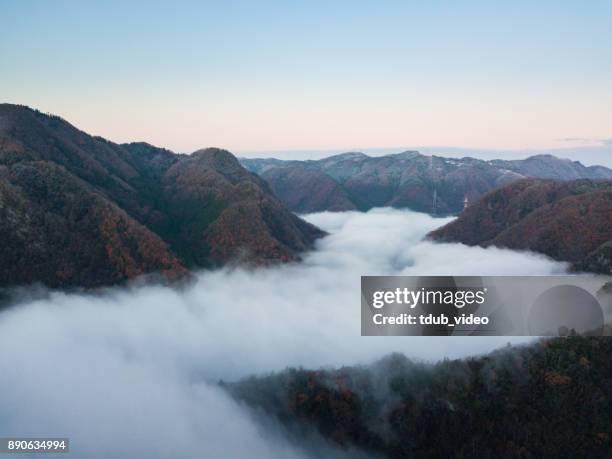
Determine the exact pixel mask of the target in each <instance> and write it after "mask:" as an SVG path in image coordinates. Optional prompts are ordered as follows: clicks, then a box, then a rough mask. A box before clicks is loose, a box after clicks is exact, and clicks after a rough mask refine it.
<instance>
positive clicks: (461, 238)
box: [430, 179, 612, 273]
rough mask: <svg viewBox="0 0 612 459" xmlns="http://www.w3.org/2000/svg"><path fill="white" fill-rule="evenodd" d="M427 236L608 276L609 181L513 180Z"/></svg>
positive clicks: (610, 230) (611, 189) (611, 211)
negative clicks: (524, 253) (527, 254)
mask: <svg viewBox="0 0 612 459" xmlns="http://www.w3.org/2000/svg"><path fill="white" fill-rule="evenodd" d="M430 237H431V238H433V239H435V240H438V241H448V242H451V241H452V242H462V243H464V244H467V245H481V246H491V245H492V246H499V247H508V248H511V249H516V250H532V251H535V252H540V253H543V254H545V255H548V256H549V257H551V258H553V259H555V260H561V261H569V262H571V263H573V265H574V267H575V268H576V269H584V268H585V267H588V269H589V270H590V271H596V272H603V273H610V259H609V258H608V256H607V255H606V254H608V255H609V248H608V249H606V247H609V242H610V241H612V182H609V181H605V182H594V181H590V180H577V181H571V182H557V181H552V180H539V179H527V180H522V181H519V182H515V183H512V184H510V185H508V186H506V187H503V188H501V189H498V190H495V191H492V192H491V193H489V194H487V195H485V196H484V197H483V198H482V199H481V200H480V201H478V202H476V203H475V204H474V205H472V206H470V207H468V209H466V210H465V211H464V212H463V213H461V214H460V216H459V218H457V220H455V221H453V222H451V223H449V224H448V225H446V226H444V227H442V228H440V229H438V230H436V231H433V232H432V233H430Z"/></svg>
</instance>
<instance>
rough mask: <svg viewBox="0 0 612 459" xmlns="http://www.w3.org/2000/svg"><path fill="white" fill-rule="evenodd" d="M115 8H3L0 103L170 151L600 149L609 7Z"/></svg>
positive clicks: (611, 63) (608, 84) (608, 73)
mask: <svg viewBox="0 0 612 459" xmlns="http://www.w3.org/2000/svg"><path fill="white" fill-rule="evenodd" d="M125 3H128V2H123V1H115V2H113V1H106V2H91V1H82V2H77V1H71V2H68V1H50V0H48V1H17V0H4V1H3V2H2V4H1V6H0V19H1V21H2V23H1V24H0V88H1V89H0V90H1V93H0V100H1V101H5V102H14V103H22V104H27V105H30V106H33V107H37V108H39V109H41V110H43V111H49V112H53V113H56V114H59V115H61V116H63V117H64V118H66V119H68V120H69V121H71V122H73V123H74V124H76V125H77V126H79V127H81V128H82V129H84V130H86V131H88V132H91V133H94V134H99V135H103V136H105V137H108V138H110V139H112V140H115V141H129V140H146V141H149V142H151V143H154V144H157V145H160V146H165V147H168V148H171V149H173V150H178V151H192V150H195V149H197V148H200V147H204V146H208V145H215V146H221V147H225V148H228V149H231V150H234V151H237V152H244V151H273V150H290V149H299V150H309V149H344V148H347V149H348V148H368V147H369V148H374V147H396V146H415V145H446V146H454V147H464V148H469V147H474V148H499V149H532V148H560V147H563V146H565V144H566V142H565V141H564V140H562V139H565V138H581V139H586V140H584V141H579V142H578V143H579V144H588V145H595V144H597V143H598V141H599V139H609V138H612V1H609V0H607V1H588V2H584V1H582V2H579V1H575V2H569V1H554V2H553V1H539V2H533V1H530V2H526V1H511V2H510V1H508V2H491V1H489V2H485V1H473V2H467V1H464V2H461V1H449V2H442V1H429V2H425V1H423V2H410V1H397V2H390V1H387V2H385V1H378V2H374V1H373V2H359V1H350V2H340V1H337V2H329V1H325V2H316V1H304V2H290V1H284V2H263V1H257V2H230V1H224V2H153V1H147V2H129V5H126V4H125ZM571 146H576V141H572V143H571Z"/></svg>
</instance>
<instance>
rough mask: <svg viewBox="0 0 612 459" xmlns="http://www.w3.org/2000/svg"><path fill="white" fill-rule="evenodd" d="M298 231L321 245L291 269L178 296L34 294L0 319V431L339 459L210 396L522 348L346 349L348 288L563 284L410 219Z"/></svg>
mask: <svg viewBox="0 0 612 459" xmlns="http://www.w3.org/2000/svg"><path fill="white" fill-rule="evenodd" d="M304 218H305V219H306V220H308V221H310V222H311V223H313V224H315V225H317V226H319V227H320V228H322V229H324V230H326V231H327V232H329V233H330V235H329V236H327V237H325V238H323V239H321V240H319V241H318V243H317V246H316V249H315V250H313V251H312V252H310V253H308V254H306V255H305V256H304V258H303V261H302V262H300V263H293V264H287V265H281V266H273V267H267V268H257V269H255V268H252V269H245V268H224V269H220V270H216V271H208V272H202V273H200V274H198V275H197V276H196V279H195V280H194V281H193V282H192V283H190V284H188V285H186V286H184V287H182V288H171V287H166V286H161V285H143V286H134V287H130V288H127V287H126V288H113V289H108V290H104V291H101V292H98V293H95V294H93V293H88V294H67V293H59V292H43V293H42V294H41V292H40V291H38V292H37V296H36V298H35V299H29V300H28V299H26V298H25V297H22V298H20V299H19V301H17V302H16V303H15V304H14V305H12V306H11V307H8V308H6V309H5V310H3V311H2V312H0V368H3V374H2V377H1V378H0V431H1V432H2V433H3V434H5V435H4V436H10V435H15V436H28V435H32V436H34V435H36V436H62V437H69V438H70V439H71V450H72V452H73V453H72V454H71V455H73V454H74V457H83V456H86V457H136V458H155V457H185V458H189V457H232V458H240V457H245V458H246V457H249V458H253V457H255V458H260V457H261V458H264V457H265V458H277V457H278V458H290V457H329V456H333V457H336V455H338V456H337V457H344V456H345V455H349V456H354V455H356V454H357V453H353V452H350V451H349V452H342V453H340V452H337V451H333V452H332V450H331V449H327V448H328V447H327V446H325V444H324V443H323V442H321V443H320V444H319V443H317V442H316V441H310V442H309V444H310V446H309V449H308V450H305V449H303V448H299V447H295V446H294V445H292V444H291V443H290V442H289V441H288V440H287V439H286V438H284V437H283V435H282V433H281V432H282V429H280V428H276V427H275V426H274V425H273V424H272V423H271V421H269V420H263V419H262V418H261V415H258V414H254V413H252V412H251V411H249V410H247V409H246V408H244V407H243V406H241V405H239V404H237V403H236V402H234V401H233V400H232V399H231V398H229V396H227V395H226V394H225V392H224V391H223V390H222V389H221V388H219V386H218V385H217V383H218V381H219V380H224V381H235V380H237V379H239V378H242V377H246V376H248V375H252V374H262V373H268V372H272V371H279V370H282V369H284V368H286V367H287V366H303V367H307V368H318V367H321V366H341V365H352V364H356V363H369V362H372V361H373V360H375V359H377V358H380V357H382V356H384V355H386V354H389V353H391V352H395V351H398V352H402V353H404V354H406V355H407V356H408V357H410V358H413V359H418V360H424V361H436V360H439V359H442V358H458V357H463V356H467V355H474V354H479V353H483V352H487V351H490V350H492V349H495V348H497V347H500V346H502V345H504V344H505V343H507V342H508V341H512V342H521V341H525V340H527V339H528V338H512V339H509V338H507V337H499V338H496V337H414V338H411V337H388V338H381V337H361V336H360V276H362V275H419V276H420V275H453V276H457V275H476V276H478V275H548V274H562V273H564V272H565V270H566V266H565V265H564V264H562V263H557V262H554V261H551V260H549V259H547V258H545V257H543V256H541V255H536V254H532V253H519V252H513V251H510V250H502V249H496V248H487V249H484V248H479V247H467V246H464V245H460V244H437V243H433V242H430V241H426V240H423V238H424V236H425V235H426V234H427V233H428V232H429V231H431V230H433V229H435V228H437V227H439V226H441V225H443V224H445V223H447V222H448V221H449V219H434V218H432V217H430V216H428V215H425V214H419V213H414V212H410V211H404V210H402V211H400V210H394V209H390V208H385V209H374V210H371V211H369V212H367V213H359V212H343V213H327V212H325V213H318V214H310V215H306V216H304ZM313 445H314V446H313Z"/></svg>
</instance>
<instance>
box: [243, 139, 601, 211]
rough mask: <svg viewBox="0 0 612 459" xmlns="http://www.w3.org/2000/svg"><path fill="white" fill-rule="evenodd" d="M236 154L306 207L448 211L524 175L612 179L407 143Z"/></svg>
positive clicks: (557, 164)
mask: <svg viewBox="0 0 612 459" xmlns="http://www.w3.org/2000/svg"><path fill="white" fill-rule="evenodd" d="M240 161H241V162H242V164H243V165H244V166H245V167H246V168H247V169H249V170H251V171H252V172H255V173H256V174H258V175H260V176H261V177H262V178H263V179H264V180H266V181H267V182H268V183H269V184H270V186H271V187H272V189H273V190H274V192H275V193H276V194H277V196H278V197H279V198H280V199H281V201H282V202H283V203H284V204H285V205H286V206H287V207H288V208H289V209H290V210H292V211H294V212H304V213H305V212H318V211H325V210H329V211H342V210H368V209H370V208H372V207H381V206H391V207H398V208H409V209H413V210H416V211H420V212H427V213H430V214H434V215H448V214H455V213H458V212H459V211H461V210H462V209H463V207H464V199H465V198H467V200H468V202H470V203H471V202H474V201H476V200H477V199H478V198H479V197H480V196H482V195H483V194H485V193H487V192H488V191H491V190H493V189H495V188H498V187H500V186H503V185H506V184H508V183H511V182H514V181H517V180H520V179H524V178H526V177H536V178H547V179H555V180H575V179H580V178H588V179H594V180H597V179H605V180H612V169H608V168H606V167H603V166H590V167H586V166H584V165H582V164H581V163H579V162H577V161H570V160H567V159H559V158H556V157H554V156H551V155H538V156H532V157H530V158H527V159H525V160H514V161H504V160H492V161H484V160H481V159H474V158H461V159H457V158H443V157H439V156H424V155H421V154H420V153H418V152H416V151H408V152H404V153H399V154H393V155H386V156H376V157H370V156H367V155H365V154H363V153H344V154H340V155H335V156H331V157H329V158H325V159H320V160H316V161H315V160H313V161H283V160H278V159H248V158H242V159H240Z"/></svg>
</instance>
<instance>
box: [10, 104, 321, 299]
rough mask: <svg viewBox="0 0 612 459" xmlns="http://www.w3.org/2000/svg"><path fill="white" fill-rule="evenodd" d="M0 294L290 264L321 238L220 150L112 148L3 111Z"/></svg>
mask: <svg viewBox="0 0 612 459" xmlns="http://www.w3.org/2000/svg"><path fill="white" fill-rule="evenodd" d="M0 216H1V217H2V218H1V219H0V239H1V240H2V241H3V244H2V245H1V246H0V287H2V286H10V285H17V284H24V283H31V282H42V283H44V284H46V285H49V286H52V287H63V286H84V287H95V286H99V285H110V284H114V283H117V282H121V281H125V280H127V279H131V278H133V277H136V276H138V275H141V274H145V273H152V272H161V273H162V274H164V275H165V276H166V277H171V278H173V277H177V276H180V275H181V274H182V273H184V272H185V271H186V270H187V269H189V268H196V267H209V266H216V265H220V264H224V263H228V262H231V261H234V260H241V261H246V262H252V263H270V262H275V261H289V260H295V259H297V258H298V257H299V253H300V252H301V251H304V250H306V249H308V248H309V247H310V246H311V245H312V244H313V242H314V240H315V239H316V238H318V237H320V236H322V235H323V234H324V233H323V232H322V231H321V230H319V229H318V228H316V227H314V226H313V225H310V224H309V223H306V222H304V221H303V220H301V219H299V218H298V217H296V216H295V215H293V214H292V213H291V212H289V211H288V210H287V209H285V207H284V206H283V205H282V204H281V202H280V201H279V200H278V199H277V198H276V196H275V195H274V193H273V192H272V191H271V190H270V187H269V186H268V185H267V183H266V182H264V181H263V180H261V179H260V178H259V177H257V176H256V175H255V174H252V173H250V172H248V171H247V170H245V169H244V168H243V167H242V166H241V165H240V163H239V162H238V161H237V160H236V158H235V157H234V156H232V155H231V154H230V153H229V152H227V151H224V150H219V149H205V150H200V151H198V152H196V153H194V154H192V155H178V154H174V153H172V152H170V151H168V150H164V149H161V148H156V147H154V146H152V145H148V144H146V143H131V144H123V145H120V144H116V143H113V142H110V141H108V140H105V139H103V138H100V137H92V136H90V135H88V134H86V133H84V132H82V131H80V130H78V129H77V128H75V127H74V126H72V125H71V124H69V123H68V122H66V121H64V120H63V119H61V118H59V117H57V116H52V115H45V114H42V113H40V112H38V111H36V110H32V109H30V108H28V107H25V106H18V105H10V104H1V105H0Z"/></svg>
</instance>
